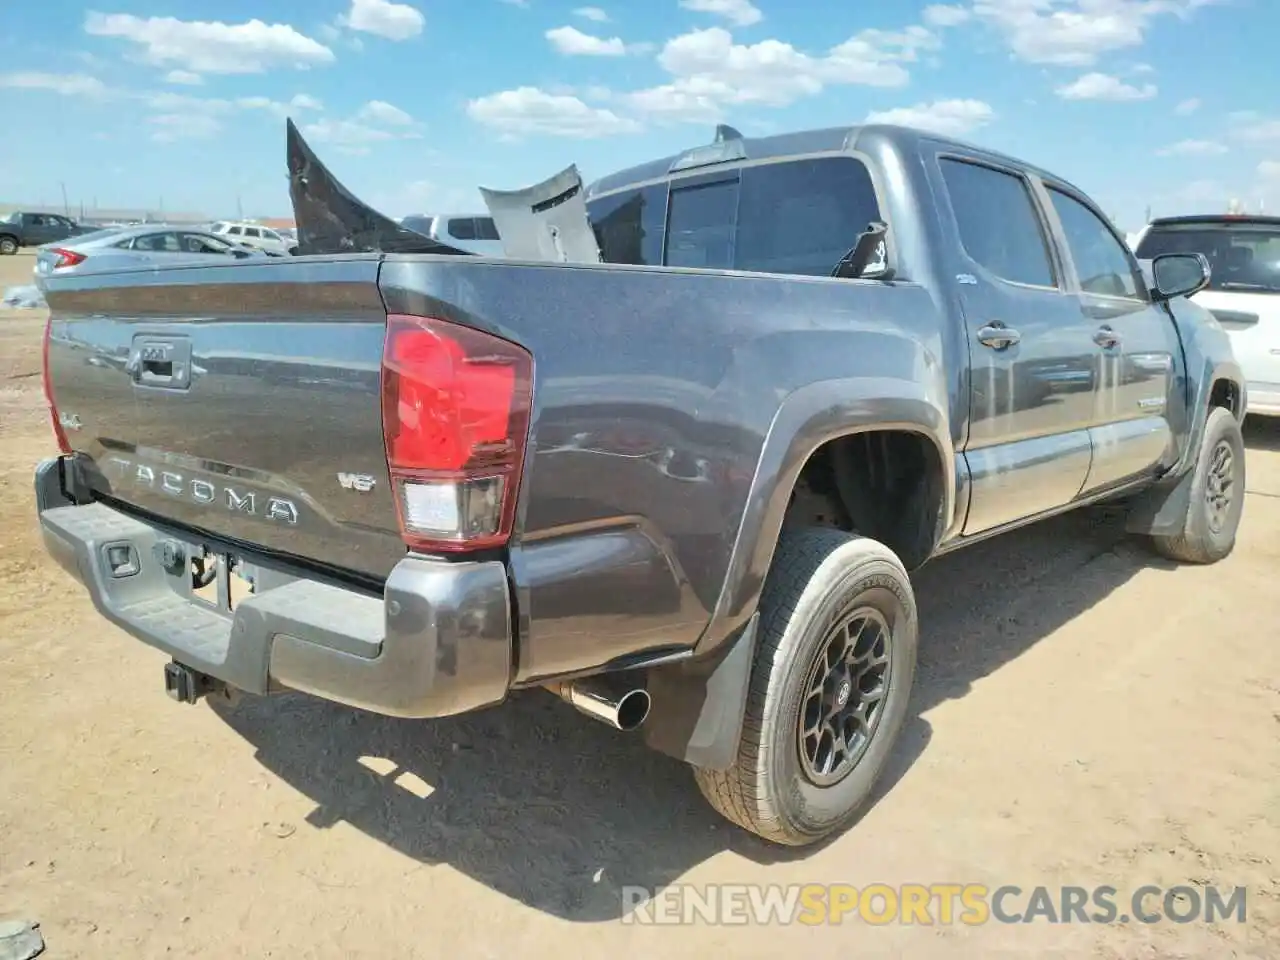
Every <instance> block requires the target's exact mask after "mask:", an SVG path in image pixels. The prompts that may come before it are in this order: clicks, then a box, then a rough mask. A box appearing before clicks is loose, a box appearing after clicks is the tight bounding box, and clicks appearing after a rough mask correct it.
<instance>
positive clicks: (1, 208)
mask: <svg viewBox="0 0 1280 960" xmlns="http://www.w3.org/2000/svg"><path fill="white" fill-rule="evenodd" d="M14 210H21V211H22V212H23V213H56V214H58V215H59V216H70V217H71V219H73V220H77V221H80V222H82V223H132V222H135V221H137V222H141V223H161V222H164V223H191V224H195V223H208V222H209V220H210V217H209V216H208V215H207V214H204V213H192V212H189V211H182V210H140V209H137V208H132V209H130V208H124V207H121V208H115V207H80V206H78V205H74V204H73V205H72V206H71V208H70V210H68V209H67V208H66V207H63V206H62V204H58V203H7V202H0V216H4V215H5V214H8V213H11V212H12V211H14Z"/></svg>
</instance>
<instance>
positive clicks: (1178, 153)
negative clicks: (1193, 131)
mask: <svg viewBox="0 0 1280 960" xmlns="http://www.w3.org/2000/svg"><path fill="white" fill-rule="evenodd" d="M1226 152H1227V148H1226V147H1225V146H1223V145H1222V144H1221V143H1219V142H1218V141H1217V140H1179V141H1178V142H1177V143H1171V144H1169V146H1167V147H1162V148H1160V149H1159V150H1157V151H1156V154H1157V155H1159V156H1161V157H1212V156H1219V155H1221V154H1224V153H1226Z"/></svg>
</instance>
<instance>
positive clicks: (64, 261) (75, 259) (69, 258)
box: [49, 247, 85, 270]
mask: <svg viewBox="0 0 1280 960" xmlns="http://www.w3.org/2000/svg"><path fill="white" fill-rule="evenodd" d="M49 252H50V253H52V254H54V255H55V256H57V258H58V259H57V260H55V261H53V269H55V270H61V269H62V268H63V267H74V266H75V265H76V264H77V263H84V261H85V255H84V254H83V253H76V252H75V251H74V250H64V249H62V247H50V248H49Z"/></svg>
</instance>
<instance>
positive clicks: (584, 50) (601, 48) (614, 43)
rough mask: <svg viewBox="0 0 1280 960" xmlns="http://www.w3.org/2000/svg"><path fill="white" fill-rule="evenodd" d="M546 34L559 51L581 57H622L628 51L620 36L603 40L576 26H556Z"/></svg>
mask: <svg viewBox="0 0 1280 960" xmlns="http://www.w3.org/2000/svg"><path fill="white" fill-rule="evenodd" d="M544 36H545V37H546V38H547V39H548V40H550V41H551V45H552V46H553V47H555V48H556V52H557V53H563V54H565V55H566V56H579V57H621V56H625V55H626V52H627V45H626V44H625V43H623V42H622V39H621V38H620V37H610V38H609V39H608V40H603V39H601V38H600V37H593V36H591V34H589V33H583V32H582V31H581V30H578V29H577V28H576V27H554V28H553V29H551V30H548V31H547V32H546V33H545V34H544Z"/></svg>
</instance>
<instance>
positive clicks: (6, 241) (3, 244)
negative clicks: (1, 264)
mask: <svg viewBox="0 0 1280 960" xmlns="http://www.w3.org/2000/svg"><path fill="white" fill-rule="evenodd" d="M17 252H18V241H17V240H16V239H15V238H14V237H0V254H3V255H4V256H6V257H11V256H13V255H14V254H15V253H17Z"/></svg>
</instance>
